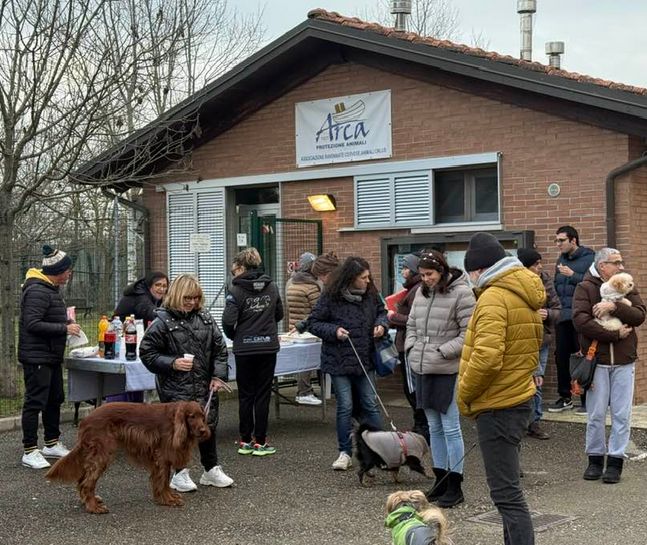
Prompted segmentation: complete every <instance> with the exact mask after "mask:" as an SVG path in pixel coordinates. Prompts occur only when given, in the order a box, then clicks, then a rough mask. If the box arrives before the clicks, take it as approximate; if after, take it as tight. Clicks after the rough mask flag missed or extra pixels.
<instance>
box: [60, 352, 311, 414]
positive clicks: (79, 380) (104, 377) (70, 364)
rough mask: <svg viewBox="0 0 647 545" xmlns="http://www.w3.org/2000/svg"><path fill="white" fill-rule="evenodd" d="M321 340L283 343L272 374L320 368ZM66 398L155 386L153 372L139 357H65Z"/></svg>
mask: <svg viewBox="0 0 647 545" xmlns="http://www.w3.org/2000/svg"><path fill="white" fill-rule="evenodd" d="M320 356H321V343H320V342H314V343H303V344H298V343H294V344H282V345H281V350H280V351H279V353H278V355H277V360H276V369H275V371H274V376H277V377H279V376H283V375H293V374H295V373H299V372H301V371H311V370H316V369H319V363H320V362H319V360H320ZM228 363H229V380H236V360H235V358H234V354H233V352H232V351H231V349H230V351H229V361H228ZM65 365H66V367H67V369H68V398H69V400H70V401H83V400H86V399H95V398H97V397H105V396H107V395H115V394H120V393H123V392H137V391H140V390H154V389H155V375H154V374H152V373H151V372H149V371H148V369H146V367H144V365H143V364H142V363H141V361H139V360H136V361H125V360H123V359H116V360H106V359H103V358H66V360H65Z"/></svg>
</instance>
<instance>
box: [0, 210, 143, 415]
mask: <svg viewBox="0 0 647 545" xmlns="http://www.w3.org/2000/svg"><path fill="white" fill-rule="evenodd" d="M120 208H121V213H120V214H117V215H116V216H114V217H113V218H110V221H106V222H105V224H104V226H103V228H102V229H100V230H96V229H93V230H92V231H91V232H87V233H83V232H82V230H80V229H75V230H73V232H72V234H71V235H70V236H58V237H56V238H49V239H44V238H43V239H41V240H33V239H29V240H28V239H25V237H22V238H16V239H15V240H14V248H13V253H14V258H13V275H14V279H15V280H14V282H13V284H14V286H13V290H12V299H13V301H12V303H13V324H14V331H15V336H16V346H17V343H18V325H19V320H20V298H21V293H22V289H21V286H22V284H23V282H24V281H25V275H26V274H27V271H28V270H29V269H30V268H31V267H35V268H41V267H42V259H43V252H42V247H43V245H44V244H48V245H50V246H52V247H54V248H59V249H61V250H63V251H64V252H66V253H67V254H68V255H69V256H70V257H71V258H72V260H73V263H74V268H73V274H72V277H71V279H70V281H69V282H68V284H67V285H66V286H64V287H62V288H61V293H62V295H63V298H64V299H65V303H66V305H67V306H68V307H69V306H74V307H75V308H76V321H77V322H78V323H79V324H80V325H81V328H82V329H83V331H84V332H85V334H86V335H87V337H88V340H89V342H90V344H91V345H96V344H97V325H98V322H99V319H100V318H101V315H102V314H106V315H111V314H112V312H113V310H114V308H115V306H116V301H117V300H118V298H119V296H120V295H121V293H122V292H123V290H124V288H125V287H126V285H127V284H128V283H129V282H132V281H133V280H135V279H137V278H140V277H142V276H143V275H144V272H145V271H144V262H145V259H144V251H145V241H144V232H145V225H144V221H146V220H145V219H143V218H141V217H138V216H137V215H136V214H134V213H131V212H130V211H128V210H124V207H123V206H122V207H120ZM125 212H126V213H125ZM2 363H3V364H2V365H1V366H0V417H4V416H12V415H17V414H19V413H20V410H21V408H22V402H23V394H24V385H23V379H22V369H21V367H20V365H19V363H18V361H17V358H16V357H14V358H13V361H3V362H2ZM66 387H67V380H66Z"/></svg>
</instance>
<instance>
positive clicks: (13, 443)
mask: <svg viewBox="0 0 647 545" xmlns="http://www.w3.org/2000/svg"><path fill="white" fill-rule="evenodd" d="M390 411H391V413H392V416H393V418H394V422H395V424H396V425H397V426H399V427H402V428H403V429H406V428H407V426H409V420H408V418H409V411H407V410H406V409H402V408H395V407H391V408H390ZM333 413H334V409H333V408H329V410H328V421H327V422H322V421H321V418H320V417H321V413H320V411H319V410H318V409H317V408H310V407H289V406H284V407H282V409H281V416H282V418H281V419H277V418H276V417H274V416H272V417H271V420H270V434H271V441H272V443H273V444H274V445H276V447H277V448H278V452H277V454H276V455H275V456H267V457H263V458H259V457H252V456H240V455H238V454H236V452H235V449H234V446H233V443H234V441H235V440H236V438H237V405H236V401H235V400H234V399H230V400H227V401H225V402H223V404H222V411H221V415H222V416H221V422H220V425H219V429H218V437H219V445H220V447H219V453H220V458H221V464H222V465H223V468H224V469H225V471H226V472H227V473H228V474H229V475H230V476H231V477H233V478H234V479H235V481H236V484H235V486H234V487H232V488H230V489H214V488H212V487H202V486H200V487H199V490H198V491H197V492H196V493H193V494H189V495H187V496H186V505H185V507H184V508H167V507H160V506H157V505H155V504H154V503H153V502H152V500H151V495H150V490H149V486H148V481H147V474H146V473H145V472H144V471H143V470H141V469H139V468H134V467H132V466H130V465H128V464H127V463H126V462H125V461H124V460H123V459H119V460H117V462H115V463H114V464H113V465H112V466H111V467H110V469H109V470H108V471H107V473H106V474H105V475H104V477H103V478H102V479H101V480H100V481H99V490H98V492H99V494H100V495H101V496H102V497H103V498H104V500H105V501H106V503H107V505H108V507H109V508H110V513H109V514H107V515H102V516H96V515H89V514H87V513H85V511H84V510H83V509H82V508H81V506H80V504H79V501H78V497H77V495H76V491H75V489H74V488H73V487H72V486H69V485H61V484H50V483H48V482H47V481H46V480H45V479H44V471H34V470H28V469H26V468H23V467H22V466H21V464H20V455H21V449H20V434H19V433H18V432H9V433H5V434H0V460H2V462H0V464H1V468H2V472H1V475H2V492H3V493H2V495H1V497H0V513H1V515H0V518H1V524H0V544H1V545H13V544H30V545H41V544H42V545H45V544H47V545H49V544H52V545H76V544H79V545H87V544H95V543H96V544H102V545H112V544H114V545H117V544H119V545H129V544H137V545H140V544H141V543H145V544H147V545H148V544H151V545H152V544H160V545H161V544H167V543H168V544H194V545H200V544H210V545H211V544H217V545H248V544H250V543H262V544H263V545H305V544H317V545H319V544H321V545H333V544H334V545H339V544H344V545H352V544H361V545H372V544H384V545H387V544H388V543H390V540H389V535H388V532H387V531H386V529H385V528H384V527H383V506H384V500H385V499H386V496H387V495H388V494H389V493H390V492H392V491H394V490H396V489H408V488H422V489H425V488H426V487H428V486H429V484H430V483H429V481H427V480H425V478H424V477H422V476H420V475H418V474H415V473H411V474H410V473H409V472H408V471H407V470H406V469H405V470H403V471H402V472H401V480H402V482H401V483H400V484H394V483H393V482H392V480H391V478H390V476H389V475H387V474H385V473H382V472H378V474H377V478H376V482H375V485H374V486H372V487H371V488H362V487H360V486H359V484H358V480H357V475H356V473H355V471H348V472H334V471H332V470H331V468H330V464H331V463H332V462H333V460H334V459H335V458H336V456H337V452H336V444H335V443H336V441H335V429H334V416H333ZM545 428H546V429H547V431H549V432H550V434H551V436H552V437H551V439H550V440H549V441H537V440H532V439H527V440H525V441H524V444H523V448H522V465H523V469H524V471H525V477H524V479H523V481H524V487H525V490H526V493H527V496H528V500H529V503H530V506H531V509H533V510H535V511H538V512H541V513H550V514H560V515H565V516H574V517H578V518H577V519H575V520H574V521H572V522H569V523H566V524H563V525H560V526H555V527H553V528H550V529H548V530H547V531H545V532H538V533H537V538H536V539H537V543H538V544H541V545H548V544H551V545H552V544H561V543H568V544H570V545H578V544H586V545H596V544H604V545H613V544H623V545H644V544H645V543H647V538H646V537H645V536H646V535H647V518H645V516H644V505H645V502H646V500H647V487H645V486H644V483H645V477H646V476H647V465H646V463H645V462H633V463H628V464H627V466H626V469H625V472H624V474H623V479H622V482H621V483H620V484H619V485H615V486H612V485H604V484H602V483H601V482H586V481H583V480H582V479H581V474H582V471H583V470H584V468H585V465H586V458H585V456H584V453H583V442H584V425H583V424H565V423H555V422H546V423H545ZM463 430H464V435H465V444H466V447H468V448H469V446H471V445H472V444H473V443H474V441H475V429H474V423H473V422H472V421H464V423H463ZM64 434H65V437H64V440H65V441H66V442H67V444H68V446H71V445H72V444H73V443H74V437H75V428H73V427H71V426H69V425H65V426H64ZM632 439H633V440H634V441H635V443H636V444H637V445H639V446H643V447H644V446H646V445H647V440H646V437H645V434H644V432H643V431H636V432H634V434H633V437H632ZM426 465H427V466H428V467H429V463H427V464H426ZM191 472H192V475H193V478H194V480H196V481H197V480H198V478H199V476H200V472H201V469H200V467H199V463H198V460H197V458H195V459H194V461H193V465H192V467H191ZM465 474H466V477H465V483H464V491H465V497H466V503H465V504H463V505H462V506H460V507H458V508H455V509H451V510H448V511H447V515H448V517H449V518H450V519H451V520H452V522H453V524H454V527H455V533H454V542H455V544H456V545H493V544H499V543H503V538H502V531H501V528H500V527H493V526H488V525H484V524H476V523H474V522H470V521H468V520H467V519H468V518H470V517H473V516H475V515H479V514H482V513H485V512H487V511H490V510H491V509H493V506H492V504H491V502H490V500H489V496H488V491H487V487H486V484H485V476H484V472H483V466H482V462H481V457H480V453H479V451H478V448H476V449H474V450H473V452H472V453H471V454H470V455H469V457H468V458H467V460H466V470H465Z"/></svg>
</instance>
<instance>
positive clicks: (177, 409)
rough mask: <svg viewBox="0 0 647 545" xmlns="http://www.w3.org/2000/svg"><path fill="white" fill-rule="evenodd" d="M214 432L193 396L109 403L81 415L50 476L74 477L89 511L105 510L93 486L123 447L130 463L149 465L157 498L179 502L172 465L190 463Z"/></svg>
mask: <svg viewBox="0 0 647 545" xmlns="http://www.w3.org/2000/svg"><path fill="white" fill-rule="evenodd" d="M210 435H211V431H210V430H209V427H208V426H207V423H206V421H205V417H204V412H203V410H202V407H201V406H200V404H199V403H197V402H195V401H176V402H174V403H159V404H153V405H147V404H141V403H108V404H107V405H103V406H101V407H99V408H97V409H96V410H94V411H92V412H91V413H90V414H89V415H88V416H87V417H86V418H84V419H83V421H82V422H81V426H80V427H79V434H78V438H77V443H76V446H75V447H74V448H73V449H72V451H71V452H70V453H69V454H68V455H67V456H65V457H64V458H61V459H60V460H59V461H58V462H56V463H55V464H54V466H53V467H52V468H51V469H50V470H49V471H48V472H47V475H46V478H47V479H50V480H53V481H62V482H76V483H77V485H76V486H77V489H78V491H79V496H81V501H83V503H84V504H85V509H86V511H88V512H89V513H97V514H100V513H107V512H108V508H107V507H106V505H105V504H104V503H103V500H102V499H101V498H100V497H99V496H97V495H96V494H95V487H96V484H97V481H98V480H99V478H100V477H101V475H102V474H103V472H104V471H105V470H106V469H107V467H108V466H109V465H110V463H111V462H112V461H113V460H114V458H115V455H116V453H117V450H118V449H119V448H120V447H121V448H122V449H123V450H124V451H125V452H126V455H127V456H128V458H129V459H130V460H131V461H132V462H134V463H135V464H138V465H141V466H143V467H145V468H147V469H148V470H149V472H150V482H151V487H152V489H153V498H154V500H155V501H156V502H157V503H159V504H161V505H170V506H174V507H179V506H181V505H184V501H183V500H182V498H181V497H180V494H177V493H176V492H174V491H172V490H171V488H170V487H169V478H170V475H171V470H172V469H181V468H184V467H186V466H187V465H188V464H189V461H190V460H191V454H192V450H193V448H194V446H195V445H196V443H198V442H201V441H204V440H206V439H208V438H209V436H210Z"/></svg>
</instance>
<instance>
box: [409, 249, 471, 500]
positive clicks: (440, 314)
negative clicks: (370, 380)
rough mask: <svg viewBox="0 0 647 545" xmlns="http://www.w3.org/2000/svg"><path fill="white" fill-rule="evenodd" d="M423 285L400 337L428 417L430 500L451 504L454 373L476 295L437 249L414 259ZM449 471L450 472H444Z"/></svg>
mask: <svg viewBox="0 0 647 545" xmlns="http://www.w3.org/2000/svg"><path fill="white" fill-rule="evenodd" d="M418 273H419V274H420V278H421V280H422V287H421V288H420V289H419V290H418V293H416V297H415V299H414V300H413V306H412V307H411V312H410V313H409V319H408V321H407V336H406V339H405V343H404V348H405V350H406V351H407V352H408V353H409V365H410V367H411V371H412V372H413V374H414V377H415V382H416V401H417V404H418V408H420V409H424V411H425V416H426V417H427V421H428V422H429V435H430V438H431V440H430V443H431V452H432V468H433V471H434V474H435V475H436V486H434V487H433V488H432V489H431V490H430V491H429V492H427V498H428V499H429V501H437V502H438V505H439V506H440V507H453V506H454V505H457V504H459V503H460V502H462V501H463V492H462V490H461V482H462V480H463V460H462V459H463V454H464V452H465V447H464V445H463V434H462V432H461V424H460V419H459V413H458V406H457V404H456V393H455V389H456V378H457V376H458V364H459V362H460V356H461V351H462V350H463V342H464V340H465V332H466V331H467V324H468V322H469V320H470V318H471V316H472V312H473V311H474V305H475V304H476V299H475V298H474V294H473V293H472V289H471V288H470V286H469V283H468V281H467V275H466V274H465V273H464V272H463V271H461V270H459V269H456V268H453V267H450V266H449V265H448V264H447V261H446V260H445V257H444V256H443V254H441V253H440V252H437V251H436V250H431V251H428V252H424V253H423V254H422V255H421V256H420V260H419V261H418ZM448 472H449V475H447V473H448Z"/></svg>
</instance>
